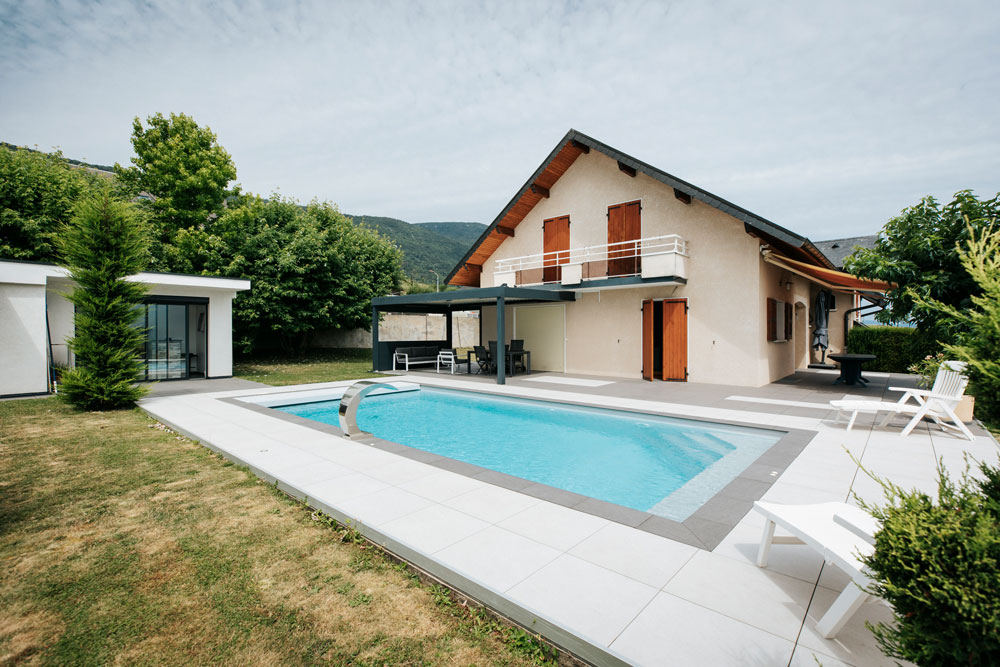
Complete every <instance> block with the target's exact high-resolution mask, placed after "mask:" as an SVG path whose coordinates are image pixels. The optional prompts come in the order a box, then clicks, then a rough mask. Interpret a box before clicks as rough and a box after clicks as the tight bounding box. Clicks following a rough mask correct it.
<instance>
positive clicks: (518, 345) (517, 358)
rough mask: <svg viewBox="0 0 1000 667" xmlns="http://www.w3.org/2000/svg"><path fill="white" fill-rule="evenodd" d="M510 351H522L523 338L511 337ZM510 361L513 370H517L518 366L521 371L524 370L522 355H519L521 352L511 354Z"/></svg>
mask: <svg viewBox="0 0 1000 667" xmlns="http://www.w3.org/2000/svg"><path fill="white" fill-rule="evenodd" d="M510 351H511V352H524V339H522V338H512V339H511V341H510ZM511 361H512V363H513V364H514V368H513V369H512V370H514V371H515V372H516V371H517V369H518V368H520V369H521V370H522V371H523V370H525V368H524V355H521V354H516V355H513V356H512V358H511Z"/></svg>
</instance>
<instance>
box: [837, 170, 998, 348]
mask: <svg viewBox="0 0 1000 667" xmlns="http://www.w3.org/2000/svg"><path fill="white" fill-rule="evenodd" d="M998 214H1000V195H997V196H995V197H993V199H988V200H985V201H980V200H979V199H977V198H976V197H975V195H973V194H972V192H971V191H969V190H963V191H961V192H958V193H956V194H955V198H954V200H953V201H952V202H951V203H949V204H946V205H944V206H941V205H940V204H939V203H938V202H937V200H935V199H934V198H933V197H925V198H924V199H922V200H921V201H920V203H919V204H917V205H916V206H911V207H910V208H907V209H904V210H903V212H902V213H901V214H900V215H899V216H897V217H895V218H893V219H892V220H890V221H889V222H887V223H886V224H885V226H884V227H883V228H882V231H881V232H880V233H879V236H878V241H877V242H876V243H875V247H874V248H871V249H859V250H857V251H855V253H854V254H853V255H851V256H850V257H848V258H847V259H846V260H845V262H844V268H845V269H846V270H847V271H848V272H850V273H852V274H854V275H857V276H861V277H864V278H874V279H877V280H886V281H889V282H892V283H895V284H896V285H897V287H896V289H893V290H892V291H890V292H889V294H888V295H887V296H888V299H889V303H888V307H887V308H886V310H885V311H884V312H883V313H880V314H879V316H880V318H881V320H882V321H883V322H886V323H889V322H902V321H906V320H913V321H914V322H916V324H917V328H918V329H920V330H921V332H922V333H923V334H924V335H925V336H928V337H932V338H933V339H941V338H944V337H947V336H948V334H949V333H953V332H951V331H950V329H951V324H952V323H951V322H950V321H949V319H948V318H946V317H944V316H943V315H942V313H941V312H940V311H938V310H935V309H933V308H930V307H928V306H927V305H925V304H926V302H927V300H933V301H935V302H937V303H942V304H945V305H948V306H951V307H953V308H956V309H959V310H962V309H966V308H968V307H969V306H971V305H972V297H973V296H974V295H976V294H978V293H979V287H978V286H977V285H976V282H975V281H974V280H973V279H972V278H971V277H970V276H969V274H968V272H966V270H965V269H964V268H963V266H962V261H961V259H960V257H959V251H958V248H959V246H960V244H964V243H965V242H966V241H967V240H968V239H969V234H970V233H971V232H978V231H979V230H981V229H982V228H983V227H984V226H986V225H988V224H990V221H991V220H995V219H996V218H997V215H998ZM966 220H969V221H971V226H967V225H966Z"/></svg>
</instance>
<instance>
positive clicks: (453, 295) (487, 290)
mask: <svg viewBox="0 0 1000 667" xmlns="http://www.w3.org/2000/svg"><path fill="white" fill-rule="evenodd" d="M500 297H503V299H504V301H505V302H525V301H534V302H538V301H556V302H558V301H576V293H574V292H571V291H567V290H554V289H540V288H531V287H508V286H506V285H501V286H500V287H471V288H468V289H458V290H449V291H447V292H428V293H427V294H404V295H400V296H380V297H376V298H374V299H372V306H374V307H375V308H378V309H379V310H383V311H392V310H394V309H396V308H401V309H402V310H403V311H404V312H405V311H406V310H410V309H418V308H419V309H423V310H427V309H428V308H433V307H438V308H440V309H442V310H459V309H460V307H461V306H465V307H469V306H491V305H495V304H496V301H497V299H498V298H500Z"/></svg>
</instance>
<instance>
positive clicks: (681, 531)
mask: <svg viewBox="0 0 1000 667" xmlns="http://www.w3.org/2000/svg"><path fill="white" fill-rule="evenodd" d="M461 391H471V392H474V393H480V394H490V395H493V396H502V397H504V398H514V399H518V398H520V399H522V400H536V401H545V402H547V403H562V404H565V405H573V406H578V407H588V408H600V409H604V410H616V411H619V412H631V413H635V414H655V415H656V416H661V417H671V418H675V419H685V420H688V421H697V422H704V423H707V424H725V425H727V426H740V427H744V428H753V429H763V430H768V431H775V432H778V433H781V434H782V436H781V438H780V439H779V440H778V441H777V442H775V443H774V444H773V445H772V446H771V447H770V448H769V449H768V450H767V451H765V452H764V453H763V454H761V455H760V456H759V457H758V458H757V459H756V460H755V461H753V463H751V464H750V465H749V466H747V468H746V469H744V470H743V471H742V472H740V474H739V475H737V476H736V477H734V478H733V480H732V481H731V482H730V483H729V484H728V485H726V487H724V488H723V489H722V490H720V491H719V492H718V493H716V494H715V495H714V496H712V497H711V498H709V499H708V500H707V501H706V502H705V503H703V504H702V505H701V507H699V508H698V509H697V510H695V511H694V512H693V513H692V514H691V515H690V516H689V517H688V518H687V519H685V520H684V521H674V520H672V519H668V518H666V517H663V516H659V515H657V514H651V513H649V512H643V511H641V510H636V509H632V508H630V507H624V506H622V505H617V504H615V503H609V502H607V501H604V500H598V499H597V498H590V497H587V496H582V495H580V494H577V493H573V492H571V491H566V490H565V489H560V488H558V487H554V486H549V485H547V484H542V483H540V482H534V481H531V480H526V479H523V478H521V477H515V476H513V475H508V474H506V473H502V472H499V471H496V470H490V469H488V468H483V467H481V466H477V465H475V464H472V463H466V462H465V461H459V460H457V459H452V458H448V457H445V456H441V455H438V454H434V453H432V452H428V451H425V450H423V449H417V448H415V447H409V446H407V445H403V444H400V443H398V442H392V441H389V440H383V439H381V438H376V437H374V436H371V437H367V438H362V439H359V440H355V442H358V443H359V444H365V445H369V446H371V447H374V448H376V449H380V450H382V451H385V452H389V453H392V454H396V455H397V456H403V457H405V458H408V459H411V460H414V461H419V462H421V463H426V464H427V465H431V466H434V467H436V468H441V469H442V470H448V471H450V472H454V473H457V474H460V475H465V476H466V477H471V478H473V479H477V480H479V481H482V482H486V483H489V484H493V485H495V486H499V487H502V488H505V489H509V490H511V491H517V492H518V493H523V494H525V495H528V496H532V497H534V498H539V499H541V500H546V501H548V502H551V503H554V504H556V505H561V506H563V507H568V508H571V509H575V510H578V511H580V512H585V513H587V514H591V515H593V516H597V517H601V518H603V519H607V520H608V521H614V522H616V523H620V524H622V525H625V526H629V527H631V528H636V529H638V530H642V531H645V532H647V533H652V534H654V535H659V536H660V537H666V538H668V539H672V540H676V541H678V542H683V543H685V544H689V545H691V546H695V547H698V548H699V549H705V550H707V551H711V550H712V549H714V548H715V547H717V546H718V545H719V543H720V542H722V540H723V539H725V537H726V535H728V534H729V532H730V531H731V530H732V529H733V528H735V527H736V524H738V523H739V522H740V520H741V519H742V518H743V517H744V516H746V514H747V512H749V511H750V510H751V509H752V508H753V503H754V501H755V500H759V499H760V498H761V497H763V495H764V493H766V492H767V490H768V489H769V488H770V487H771V485H772V484H773V483H774V482H775V481H777V480H778V478H779V477H780V476H781V474H782V473H783V472H784V471H785V468H787V467H788V466H789V465H790V464H791V462H792V461H794V460H795V458H796V457H797V456H798V455H799V454H800V453H802V450H803V449H805V447H806V445H808V444H809V442H810V441H811V440H812V439H813V438H814V437H815V436H816V432H815V431H810V430H805V429H794V428H778V427H773V426H761V425H759V424H749V423H746V422H738V421H733V420H728V419H705V418H700V417H689V416H686V415H679V414H672V413H650V412H646V411H643V410H640V409H631V408H620V407H608V406H606V405H602V404H601V403H600V402H598V401H597V400H595V401H594V402H589V403H588V402H585V401H575V400H556V399H552V398H540V397H518V396H514V397H512V396H508V395H506V394H498V393H496V392H491V391H486V390H482V389H462V390H461ZM597 398H599V396H595V399H597ZM217 400H220V401H223V402H225V403H229V404H231V405H236V406H239V407H242V408H246V409H248V410H253V411H254V412H259V413H261V414H266V415H269V416H271V417H274V418H276V419H281V420H283V421H286V422H290V423H293V424H298V425H299V426H305V427H307V428H311V429H313V430H316V431H320V432H323V433H327V434H330V435H337V436H341V437H343V435H344V433H343V431H341V430H340V428H338V427H336V426H333V425H331V424H324V423H322V422H317V421H313V420H311V419H306V418H304V417H299V416H298V415H293V414H289V413H287V412H282V411H281V410H276V409H273V408H269V407H264V406H260V405H257V404H255V403H249V402H247V401H241V400H239V399H236V398H219V399H217ZM255 472H258V471H256V470H255ZM771 473H774V474H773V475H772V474H771ZM765 477H766V478H765ZM407 560H409V559H407ZM491 606H492V605H491Z"/></svg>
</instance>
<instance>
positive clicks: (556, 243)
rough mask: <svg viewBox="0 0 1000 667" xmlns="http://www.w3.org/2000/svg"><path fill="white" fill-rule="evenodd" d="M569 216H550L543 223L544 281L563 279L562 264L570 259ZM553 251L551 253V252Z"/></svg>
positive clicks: (553, 281)
mask: <svg viewBox="0 0 1000 667" xmlns="http://www.w3.org/2000/svg"><path fill="white" fill-rule="evenodd" d="M568 250H569V216H568V215H564V216H561V217H558V218H549V219H548V220H545V221H544V222H543V223H542V252H543V253H545V256H544V258H543V260H542V282H546V283H556V282H559V281H560V280H562V269H561V268H560V267H559V265H560V264H565V263H566V262H567V261H569V252H568ZM550 253H551V254H550Z"/></svg>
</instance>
